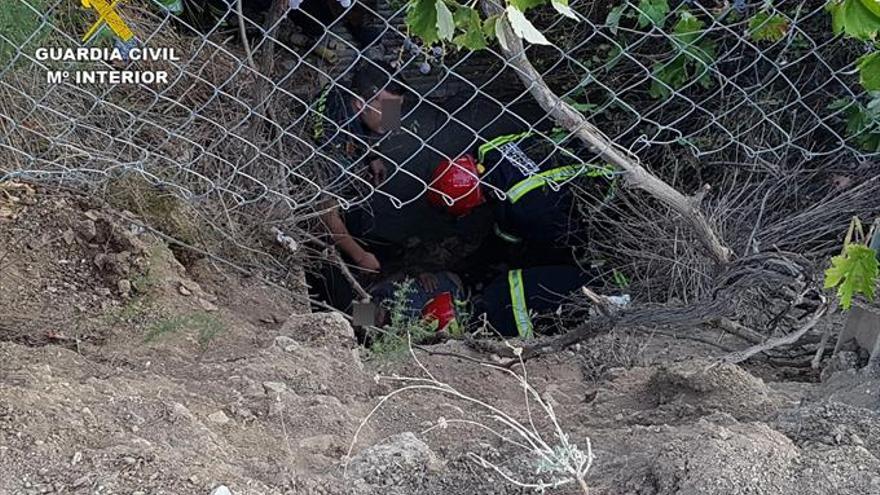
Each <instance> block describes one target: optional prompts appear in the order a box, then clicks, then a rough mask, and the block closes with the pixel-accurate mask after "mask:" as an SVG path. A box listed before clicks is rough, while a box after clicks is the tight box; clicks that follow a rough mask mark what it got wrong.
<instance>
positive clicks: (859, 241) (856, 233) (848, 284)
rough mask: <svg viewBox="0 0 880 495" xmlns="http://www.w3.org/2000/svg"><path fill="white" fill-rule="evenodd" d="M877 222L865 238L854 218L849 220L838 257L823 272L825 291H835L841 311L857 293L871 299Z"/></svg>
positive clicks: (875, 277) (876, 264) (850, 305)
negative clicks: (873, 239)
mask: <svg viewBox="0 0 880 495" xmlns="http://www.w3.org/2000/svg"><path fill="white" fill-rule="evenodd" d="M878 224H880V221H877V222H874V225H873V226H872V227H871V229H870V231H869V232H868V234H867V235H865V233H864V229H863V228H862V223H861V221H859V219H858V217H855V218H853V219H852V222H850V225H849V231H848V232H847V234H846V239H845V240H844V244H843V251H842V252H841V253H840V255H838V256H835V257H833V258H831V266H830V267H829V268H828V269H827V270H825V288H826V289H833V288H837V296H838V297H839V298H840V305H841V306H842V307H843V308H844V309H850V308H851V307H852V301H853V297H854V296H855V295H856V294H861V295H863V296H865V297H866V298H868V299H869V300H873V299H874V291H875V288H876V286H877V276H878V265H880V263H878V261H877V251H876V250H875V249H876V246H875V247H872V246H871V245H870V244H871V239H872V238H874V236H875V235H877V234H876V233H875V231H876V229H877V226H878Z"/></svg>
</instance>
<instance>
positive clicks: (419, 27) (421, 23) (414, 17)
mask: <svg viewBox="0 0 880 495" xmlns="http://www.w3.org/2000/svg"><path fill="white" fill-rule="evenodd" d="M434 2H435V0H413V1H412V2H410V4H409V7H408V11H407V13H406V25H407V27H409V30H410V31H411V32H412V33H413V34H414V35H416V36H418V37H419V38H421V39H422V41H424V42H425V44H428V45H430V44H432V43H434V42H436V41H439V40H440V36H439V33H438V31H437V7H436V5H435V3H434Z"/></svg>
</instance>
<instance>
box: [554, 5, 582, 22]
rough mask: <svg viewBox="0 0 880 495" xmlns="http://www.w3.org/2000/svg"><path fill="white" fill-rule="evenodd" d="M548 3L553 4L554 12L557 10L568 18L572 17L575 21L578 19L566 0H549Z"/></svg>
mask: <svg viewBox="0 0 880 495" xmlns="http://www.w3.org/2000/svg"><path fill="white" fill-rule="evenodd" d="M550 3H551V4H553V8H554V9H555V10H556V12H559V13H560V14H562V15H564V16H565V17H568V18H569V19H574V20H576V21H577V20H578V16H577V14H575V13H574V10H572V9H571V7H569V6H568V0H551V2H550Z"/></svg>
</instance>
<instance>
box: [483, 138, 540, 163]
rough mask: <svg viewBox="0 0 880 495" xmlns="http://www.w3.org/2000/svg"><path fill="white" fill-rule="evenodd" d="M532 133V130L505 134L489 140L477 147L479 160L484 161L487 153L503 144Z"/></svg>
mask: <svg viewBox="0 0 880 495" xmlns="http://www.w3.org/2000/svg"><path fill="white" fill-rule="evenodd" d="M531 135H532V133H531V132H522V133H519V134H505V135H504V136H498V137H497V138H495V139H493V140H491V141H489V142H488V143H485V144H482V145H480V147H479V148H477V161H479V162H480V163H482V162H483V161H485V158H486V154H487V153H489V152H490V151H492V150H494V149H496V148H498V147H499V146H501V145H503V144H507V143H509V142H512V141H519V140H520V139H523V138H526V137H529V136H531Z"/></svg>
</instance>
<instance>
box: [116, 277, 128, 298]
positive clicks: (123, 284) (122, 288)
mask: <svg viewBox="0 0 880 495" xmlns="http://www.w3.org/2000/svg"><path fill="white" fill-rule="evenodd" d="M116 288H117V289H119V293H120V294H121V295H122V297H128V296H130V295H131V281H129V280H128V279H125V278H122V279H119V282H116Z"/></svg>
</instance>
